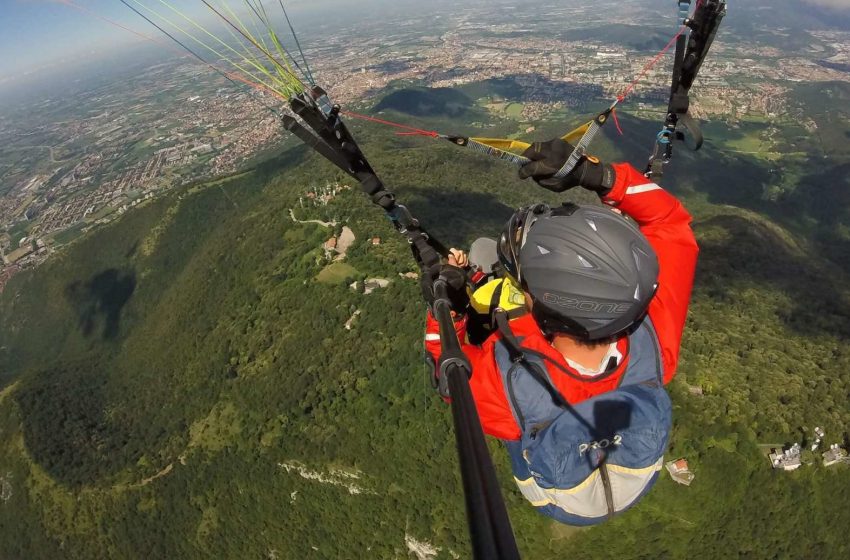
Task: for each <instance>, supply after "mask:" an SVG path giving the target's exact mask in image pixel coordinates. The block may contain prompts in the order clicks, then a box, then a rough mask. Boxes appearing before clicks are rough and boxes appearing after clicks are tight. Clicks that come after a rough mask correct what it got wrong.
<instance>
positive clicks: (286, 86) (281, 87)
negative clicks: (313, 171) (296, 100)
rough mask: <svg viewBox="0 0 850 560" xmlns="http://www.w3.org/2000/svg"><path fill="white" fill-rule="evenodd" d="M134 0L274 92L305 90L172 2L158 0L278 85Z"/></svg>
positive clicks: (298, 91) (290, 92) (285, 92)
mask: <svg viewBox="0 0 850 560" xmlns="http://www.w3.org/2000/svg"><path fill="white" fill-rule="evenodd" d="M132 1H133V2H134V3H135V4H137V5H139V6H141V7H142V8H144V9H145V10H147V11H148V12H150V13H152V14H154V15H155V16H156V17H158V18H159V19H161V20H162V21H164V22H166V23H167V24H168V25H170V26H172V27H173V28H175V29H177V30H178V31H180V32H181V33H183V34H185V35H186V36H187V37H189V38H191V39H192V40H193V41H195V42H196V43H198V44H199V45H201V46H203V47H204V48H206V49H207V50H209V51H210V52H212V53H214V54H215V55H216V56H218V57H219V58H220V59H222V60H224V61H226V62H228V63H230V64H231V65H232V66H234V67H235V68H237V69H238V70H240V71H241V72H243V73H245V74H246V75H247V76H249V77H251V78H252V79H253V80H254V81H257V82H259V83H261V84H262V85H264V86H265V87H268V88H269V89H270V90H272V91H274V92H276V93H278V94H279V95H281V96H283V97H291V96H292V95H293V94H295V93H300V92H301V91H303V85H302V86H301V87H295V84H294V83H292V81H282V80H280V79H279V78H278V77H277V76H275V75H274V74H272V73H271V72H270V71H269V70H268V69H267V68H266V67H265V66H264V65H262V64H260V63H259V61H257V60H252V59H249V58H247V57H245V56H244V55H242V54H241V53H240V52H238V51H237V50H235V49H234V48H233V47H231V46H230V45H228V44H227V43H225V42H224V41H222V40H221V39H220V38H218V37H216V36H215V35H214V34H212V33H210V32H209V31H207V30H206V29H205V28H204V27H203V26H201V25H199V24H198V23H196V22H195V21H193V20H192V19H191V18H190V17H188V16H186V15H185V14H184V13H182V12H181V11H180V10H178V9H177V8H175V7H173V6H171V5H170V4H168V3H167V2H165V1H164V0H158V1H159V3H160V4H162V5H163V6H165V7H167V8H168V9H170V10H171V11H172V12H174V13H176V14H177V15H179V16H180V17H182V18H183V19H184V20H185V21H187V22H189V23H190V24H191V25H192V26H194V27H195V28H197V29H198V30H200V31H202V32H203V33H205V34H207V35H209V36H210V37H211V38H213V39H215V40H216V41H217V42H218V43H220V44H221V45H222V46H223V47H225V48H226V49H227V50H228V51H230V52H232V53H233V54H235V55H236V56H238V57H240V58H241V59H242V60H243V61H244V62H245V63H247V64H249V65H250V66H253V67H254V68H255V69H256V70H257V71H258V72H260V73H261V74H263V75H264V76H266V78H267V79H268V80H270V81H271V82H272V84H275V85H276V87H275V86H273V85H270V84H268V83H266V82H264V81H263V80H262V79H261V78H259V77H258V76H256V75H255V74H253V73H251V72H250V71H248V70H247V69H245V68H244V67H242V66H240V65H239V64H237V63H236V62H234V61H233V60H231V59H229V58H228V57H226V56H224V55H222V54H221V53H220V52H218V51H217V50H215V49H214V48H212V47H210V46H209V45H208V44H206V43H205V42H203V41H201V40H200V39H198V38H197V37H196V36H194V35H192V34H191V33H189V32H188V31H186V30H185V29H183V28H182V27H180V26H179V25H177V24H175V23H174V22H172V21H171V20H169V19H168V18H166V17H165V16H163V15H162V14H160V13H158V12H157V11H155V10H153V9H151V8H150V7H148V6H145V5H144V4H142V3H141V2H139V0H132ZM299 85H300V82H299Z"/></svg>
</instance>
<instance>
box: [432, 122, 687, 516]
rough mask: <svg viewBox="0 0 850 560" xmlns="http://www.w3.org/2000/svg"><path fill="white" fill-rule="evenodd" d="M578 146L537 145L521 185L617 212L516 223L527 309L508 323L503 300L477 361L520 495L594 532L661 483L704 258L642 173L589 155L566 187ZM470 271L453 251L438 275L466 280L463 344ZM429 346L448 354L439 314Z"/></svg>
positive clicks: (539, 210)
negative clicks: (580, 191) (584, 197)
mask: <svg viewBox="0 0 850 560" xmlns="http://www.w3.org/2000/svg"><path fill="white" fill-rule="evenodd" d="M572 149H573V148H572V146H571V145H570V144H568V143H567V142H565V141H563V140H561V139H556V140H552V141H549V142H544V143H536V144H534V145H533V146H532V147H531V148H529V150H528V151H527V152H526V154H524V155H526V156H527V157H529V158H530V159H531V160H532V161H531V162H530V163H528V164H526V165H525V166H524V167H522V168H521V169H520V177H521V178H523V179H526V178H529V177H530V178H532V179H534V180H535V181H536V182H537V183H538V184H540V185H541V186H543V187H544V188H547V189H549V190H552V191H555V192H563V191H566V190H568V189H570V188H573V187H576V186H580V187H583V188H585V189H588V190H590V191H594V192H596V193H597V194H598V195H599V197H600V200H601V202H602V203H603V206H589V205H575V204H565V205H563V206H560V207H554V208H552V207H549V206H547V205H544V204H538V205H534V206H529V207H525V208H521V209H519V210H518V211H517V212H516V213H514V215H513V216H512V217H511V218H510V220H509V221H508V223H507V224H506V226H505V229H504V231H503V232H502V234H501V237H500V239H499V241H498V243H496V253H497V255H498V261H499V263H500V265H501V268H502V269H503V270H504V271H505V273H506V281H509V282H510V283H511V284H512V286H515V287H516V288H515V291H517V290H518V291H521V293H522V294H523V296H524V308H525V311H527V312H526V313H524V314H519V315H518V314H516V313H513V314H512V315H511V316H508V315H507V312H506V310H503V309H501V308H500V305H499V304H498V302H497V303H495V304H494V309H493V312H494V313H493V314H494V317H495V318H494V321H493V323H494V324H498V329H496V330H495V331H494V332H493V333H492V334H490V335H489V337H487V338H486V340H484V341H483V343H481V344H478V345H476V344H471V343H468V342H467V343H466V344H464V346H463V351H464V353H465V354H466V355H467V356H468V358H469V360H470V362H471V364H472V377H471V378H470V386H471V389H472V393H473V397H474V399H475V403H476V407H477V409H478V414H479V416H480V419H481V423H482V427H483V429H484V431H485V432H486V433H487V434H489V435H492V436H494V437H496V438H499V439H500V440H502V441H503V442H504V444H505V447H506V448H507V451H508V453H509V455H510V458H511V465H512V468H513V473H514V477H515V479H516V483H517V485H518V486H519V490H520V491H521V492H522V494H523V495H524V496H525V498H527V499H528V500H529V501H530V502H531V503H532V505H534V506H535V507H536V508H538V510H539V511H540V512H541V513H543V514H545V515H548V516H550V517H553V518H555V519H557V520H559V521H561V522H564V523H568V524H571V525H592V524H595V523H599V522H602V521H604V520H605V519H608V518H609V517H611V516H612V515H614V514H617V513H619V512H622V511H624V510H626V509H627V508H629V507H631V506H632V505H634V504H635V503H636V502H637V501H638V500H639V499H640V498H641V497H642V496H643V495H644V494H645V493H646V492H647V491H648V490H649V489H650V488H651V487H652V485H653V484H654V482H655V480H656V479H657V477H658V473H659V471H660V469H661V466H662V463H663V454H664V451H665V448H666V446H667V440H668V437H669V433H670V428H671V404H670V399H669V397H668V395H667V393H666V390H665V388H664V386H665V385H666V384H667V383H669V382H670V380H671V379H672V378H673V376H674V375H675V373H676V365H677V362H678V358H679V345H680V341H681V337H682V330H683V328H684V324H685V318H686V315H687V310H688V302H689V299H690V295H691V287H692V284H693V278H694V269H695V266H696V260H697V253H698V248H697V244H696V241H695V238H694V235H693V232H692V230H691V227H690V223H691V216H690V214H689V213H688V211H687V210H686V209H685V208H684V207H683V206H682V204H681V203H680V202H679V201H678V200H677V199H676V198H675V197H674V196H673V195H671V194H670V193H668V192H667V191H665V190H664V189H662V188H661V187H660V186H659V185H657V184H655V183H653V182H651V181H650V180H649V179H647V178H646V177H644V175H642V174H641V173H639V172H638V171H637V170H636V169H635V168H634V167H632V166H631V165H630V164H628V163H618V164H613V165H608V164H605V163H603V162H600V161H598V160H596V159H595V158H587V157H586V158H583V161H582V162H581V163H580V164H579V165H578V166H577V167H576V168H575V169H574V170H573V171H572V172H571V173H570V174H569V175H568V176H566V177H564V178H560V179H558V178H554V177H553V175H554V174H555V173H556V172H557V171H558V170H559V169H560V168H561V167H562V166H563V164H564V162H565V161H566V160H567V158H568V156H569V154H570V153H571V152H572ZM606 206H607V207H606ZM615 210H616V211H615ZM467 264H468V263H467V257H466V255H465V254H464V253H463V252H460V251H453V253H452V257H450V259H449V264H448V265H443V266H442V268H441V269H440V270H439V271H434V273H435V274H436V273H438V272H442V273H443V275H444V277H445V276H449V277H450V278H453V279H454V281H453V282H452V283H451V286H452V294H451V295H452V298H451V299H452V301H453V307H454V311H455V313H456V322H455V326H456V330H457V332H458V335H459V338H460V340H462V341H463V340H465V338H466V329H467V322H468V313H467V311H468V310H469V306H468V303H467V302H468V295H467V291H466V284H467V275H466V274H465V272H464V271H463V270H462V268H461V267H463V266H464V265H467ZM455 265H459V266H455ZM426 298H427V293H426ZM494 328H495V327H494ZM425 347H426V350H427V352H428V354H430V356H431V357H432V358H433V359H436V358H437V357H438V356H439V354H440V337H439V328H438V324H437V322H436V321H435V320H434V318H433V316H432V315H431V313H430V312H429V314H428V318H427V326H426V334H425ZM435 375H436V373H435ZM447 397H449V398H450V395H447Z"/></svg>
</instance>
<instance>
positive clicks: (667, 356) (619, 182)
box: [601, 163, 699, 383]
mask: <svg viewBox="0 0 850 560" xmlns="http://www.w3.org/2000/svg"><path fill="white" fill-rule="evenodd" d="M612 168H613V170H614V176H615V179H614V184H613V186H612V188H611V190H610V192H608V193H607V194H604V195H602V196H601V198H602V201H603V202H605V203H606V204H609V205H611V206H614V207H616V208H618V209H619V210H620V211H622V212H623V213H624V214H626V215H628V216H630V217H632V218H633V219H634V220H635V221H636V222H637V223H638V224H639V225H640V230H641V231H642V232H643V234H644V235H645V236H646V238H647V239H648V240H649V243H650V244H651V245H652V247H653V249H655V253H656V254H657V255H658V265H659V273H658V292H656V295H655V298H654V299H653V300H652V302H651V303H650V304H649V317H650V319H652V323H653V325H654V326H655V328H656V331H657V332H658V338H659V342H660V344H661V352H662V356H663V360H664V382H665V383H667V382H669V381H670V380H671V379H672V378H673V375H675V373H676V366H677V364H678V361H679V345H680V343H681V339H682V330H683V329H684V326H685V318H686V317H687V313H688V303H689V301H690V297H691V287H692V286H693V283H694V271H695V269H696V262H697V253H698V252H699V248H698V247H697V243H696V239H695V238H694V233H693V230H691V215H690V214H689V213H688V211H687V210H686V209H685V207H684V206H683V205H682V203H681V202H679V200H678V199H676V197H674V196H673V195H671V194H670V193H668V192H667V191H665V190H664V189H662V188H661V187H660V186H659V185H657V184H655V183H653V182H652V181H650V180H648V179H647V178H646V177H644V176H643V174H641V173H640V172H638V171H637V170H636V169H635V168H634V167H632V166H631V165H630V164H628V163H619V164H614V165H612Z"/></svg>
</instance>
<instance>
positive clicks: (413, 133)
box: [341, 111, 440, 138]
mask: <svg viewBox="0 0 850 560" xmlns="http://www.w3.org/2000/svg"><path fill="white" fill-rule="evenodd" d="M341 113H342V114H343V115H345V116H347V117H354V118H355V119H361V120H364V121H371V122H375V123H378V124H384V125H387V126H392V127H395V128H400V129H402V130H407V131H409V132H399V133H398V134H399V135H400V136H430V137H431V138H439V136H440V133H439V132H435V131H433V130H423V129H421V128H415V127H413V126H407V125H404V124H399V123H395V122H392V121H387V120H384V119H378V118H375V117H370V116H369V115H361V114H360V113H352V112H351V111H341Z"/></svg>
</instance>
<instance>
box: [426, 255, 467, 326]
mask: <svg viewBox="0 0 850 560" xmlns="http://www.w3.org/2000/svg"><path fill="white" fill-rule="evenodd" d="M440 276H443V277H444V278H445V279H446V284H447V286H446V292H447V293H448V296H449V303H450V304H451V308H452V311H454V312H455V313H456V314H458V315H462V314H463V313H465V312H466V308H467V306H468V305H469V293H467V291H466V272H464V271H463V269H461V268H458V267H456V266H451V265H448V264H443V265H435V266H432V267H431V268H429V269H428V270H427V271H425V273H424V274H423V275H422V278H421V280H420V281H419V285H420V287H421V288H422V297H423V298H425V301H426V302H427V303H428V306H429V307H431V306H433V305H434V282H435V281H436V280H437V278H439V277H440Z"/></svg>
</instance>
